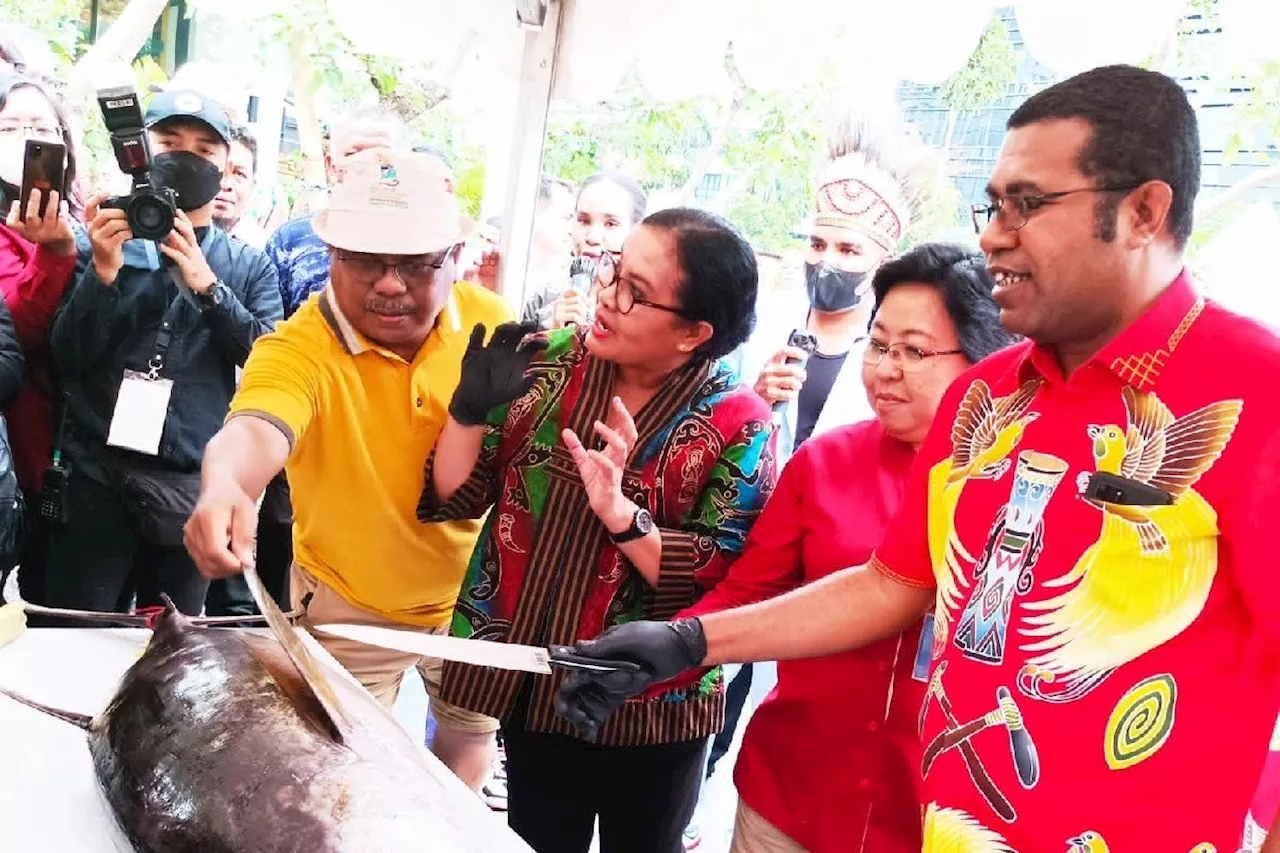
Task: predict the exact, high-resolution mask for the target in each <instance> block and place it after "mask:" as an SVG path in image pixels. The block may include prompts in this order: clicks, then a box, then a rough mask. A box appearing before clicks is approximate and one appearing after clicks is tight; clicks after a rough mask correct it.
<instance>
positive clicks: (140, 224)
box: [128, 194, 173, 240]
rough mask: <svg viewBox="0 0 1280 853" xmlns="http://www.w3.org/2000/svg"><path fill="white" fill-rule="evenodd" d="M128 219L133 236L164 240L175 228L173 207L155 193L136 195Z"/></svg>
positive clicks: (132, 200) (130, 206)
mask: <svg viewBox="0 0 1280 853" xmlns="http://www.w3.org/2000/svg"><path fill="white" fill-rule="evenodd" d="M128 219H129V228H130V229H131V230H132V231H133V236H134V237H138V238H140V239H143V240H162V239H164V237H165V236H167V235H168V233H169V232H170V231H171V230H173V208H172V207H170V206H169V205H168V204H166V203H165V200H164V199H162V198H158V197H156V196H154V195H147V194H137V195H135V196H134V197H133V198H132V199H131V201H130V204H129V212H128Z"/></svg>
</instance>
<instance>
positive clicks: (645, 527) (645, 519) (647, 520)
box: [635, 509, 653, 534]
mask: <svg viewBox="0 0 1280 853" xmlns="http://www.w3.org/2000/svg"><path fill="white" fill-rule="evenodd" d="M635 525H636V530H639V531H640V533H642V534H647V533H648V532H649V531H650V530H652V529H653V516H652V515H650V514H649V510H647V509H641V510H639V511H637V512H636V520H635Z"/></svg>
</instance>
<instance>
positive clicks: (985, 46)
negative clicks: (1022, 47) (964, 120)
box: [942, 14, 1021, 111]
mask: <svg viewBox="0 0 1280 853" xmlns="http://www.w3.org/2000/svg"><path fill="white" fill-rule="evenodd" d="M1020 61H1021V57H1020V56H1019V55H1018V52H1017V51H1016V50H1015V49H1014V47H1013V42H1012V41H1010V40H1009V31H1008V30H1007V29H1006V28H1005V25H1004V23H1003V22H1002V21H1001V20H1000V16H999V15H995V14H993V15H992V16H991V23H989V24H988V25H987V29H986V31H985V32H983V34H982V38H981V39H979V40H978V46H977V47H976V48H975V49H974V51H973V55H972V56H970V57H969V61H968V62H966V63H965V66H964V68H961V69H960V70H959V71H957V72H956V73H955V74H952V75H951V76H950V77H948V78H947V79H946V81H944V82H943V84H942V101H943V103H945V104H946V105H947V107H948V108H950V109H953V110H958V111H964V110H972V109H977V108H978V107H980V106H983V105H984V104H986V103H988V102H989V101H993V100H995V99H996V98H998V97H1000V96H1001V95H1003V94H1004V90H1005V88H1006V87H1007V86H1008V85H1009V84H1010V83H1012V82H1013V81H1014V78H1015V77H1016V76H1017V73H1018V63H1019V62H1020Z"/></svg>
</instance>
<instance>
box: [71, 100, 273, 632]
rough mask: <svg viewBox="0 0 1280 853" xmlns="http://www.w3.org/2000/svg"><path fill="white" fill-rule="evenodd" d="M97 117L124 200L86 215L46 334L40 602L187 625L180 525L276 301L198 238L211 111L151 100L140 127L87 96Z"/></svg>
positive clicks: (243, 261)
mask: <svg viewBox="0 0 1280 853" xmlns="http://www.w3.org/2000/svg"><path fill="white" fill-rule="evenodd" d="M99 102H100V104H101V106H102V112H103V118H104V120H105V123H106V126H107V129H108V130H109V131H110V133H111V138H112V144H113V147H114V148H115V153H116V159H117V161H118V163H119V165H120V168H121V169H122V170H123V171H125V172H127V173H129V174H130V175H131V176H132V178H133V190H132V192H131V193H130V194H129V195H128V196H125V197H119V198H106V197H105V196H104V195H102V194H97V195H94V196H92V197H91V198H90V199H89V200H88V204H87V205H86V215H85V222H86V226H87V229H88V234H89V242H90V243H91V245H92V249H91V252H90V253H89V254H90V257H89V258H88V259H83V258H82V261H85V260H87V263H85V267H86V268H85V270H84V272H83V273H82V274H81V275H80V277H79V278H78V280H77V281H76V283H75V285H74V288H73V290H72V292H71V293H70V294H69V295H68V297H67V299H66V301H65V302H64V304H63V305H62V307H61V308H60V309H59V312H58V315H57V317H56V319H55V320H54V324H53V329H52V332H51V335H50V343H51V346H52V349H53V354H54V359H55V361H56V363H57V366H58V368H59V370H60V371H61V374H62V378H63V382H64V385H65V388H66V392H67V405H66V412H65V415H64V418H65V422H64V424H63V428H62V430H61V433H62V435H61V437H60V444H61V449H62V451H63V453H62V457H63V458H64V459H65V460H66V461H67V462H68V464H69V467H70V471H69V475H68V476H67V478H66V484H65V488H64V491H63V494H62V495H60V496H58V497H59V499H60V501H61V516H62V520H63V524H61V525H58V526H57V529H56V530H55V532H54V534H53V537H52V540H51V542H50V546H49V558H48V569H47V577H46V583H47V598H48V603H49V604H50V605H52V606H55V607H68V608H75V609H83V610H118V611H124V610H127V609H128V608H129V606H130V603H131V602H132V601H133V599H134V597H135V596H136V598H137V604H138V606H139V607H142V606H147V605H152V604H157V603H159V595H160V593H162V592H164V593H168V594H169V595H170V596H171V597H172V598H173V600H174V602H175V603H176V604H177V605H178V607H179V608H180V609H181V610H183V611H184V612H186V613H198V612H199V611H200V609H201V606H202V605H203V603H204V596H205V589H206V587H207V582H206V581H205V580H204V579H203V577H202V576H201V575H200V574H199V572H198V571H197V570H196V567H195V565H194V564H193V563H192V562H191V559H190V557H188V556H187V553H186V551H185V550H184V549H183V547H182V525H183V523H184V522H185V521H186V519H187V516H188V515H189V514H190V512H191V508H192V507H193V506H194V503H195V498H196V495H197V493H198V491H199V487H200V461H201V457H202V456H203V453H204V446H205V443H206V442H207V441H208V440H209V438H210V437H211V436H212V435H213V434H214V433H215V432H217V430H218V428H219V427H220V426H221V425H222V420H223V418H224V417H225V416H226V413H227V410H228V407H229V405H230V402H231V396H232V394H233V393H234V391H235V369H236V367H237V366H240V365H243V364H244V362H245V359H246V358H247V357H248V355H249V349H250V347H252V346H253V343H254V341H255V340H256V339H257V338H259V337H260V336H261V335H263V334H266V333H267V332H269V331H271V330H272V328H273V327H274V326H275V323H276V322H277V321H278V320H279V319H280V318H281V315H282V311H281V306H280V292H279V289H278V288H277V286H276V276H275V270H274V268H273V267H272V266H271V263H270V262H269V261H268V260H267V258H266V256H265V255H264V254H263V253H262V252H261V251H259V250H257V249H254V248H252V247H250V246H248V245H246V244H244V243H242V242H240V241H233V240H231V239H230V238H229V237H228V236H227V235H226V233H225V232H224V231H222V230H221V229H219V228H216V227H214V226H213V205H214V199H215V197H216V196H217V194H218V191H219V188H220V187H221V183H222V177H223V174H224V172H225V171H226V169H227V163H228V156H229V150H230V128H229V120H228V117H227V115H226V112H225V110H224V109H223V108H222V107H221V106H219V105H218V104H217V103H215V102H213V101H212V100H210V99H208V98H206V97H204V96H203V95H200V94H198V93H196V92H192V91H172V92H164V93H160V94H157V95H155V96H154V97H153V98H152V100H151V103H150V104H149V106H148V108H147V111H146V117H145V121H144V119H143V115H142V111H141V109H140V108H139V105H138V96H137V94H136V93H135V92H134V91H133V90H132V89H115V90H108V91H103V92H99ZM144 126H145V130H144ZM152 151H154V152H155V155H154V158H153V157H152Z"/></svg>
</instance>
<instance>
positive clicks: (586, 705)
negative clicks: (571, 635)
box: [555, 619, 707, 740]
mask: <svg viewBox="0 0 1280 853" xmlns="http://www.w3.org/2000/svg"><path fill="white" fill-rule="evenodd" d="M574 651H575V652H577V653H578V654H580V655H583V656H585V657H593V658H597V659H601V660H610V659H611V660H625V661H631V662H633V663H637V664H639V665H640V671H639V672H621V671H613V672H590V671H587V670H574V671H572V672H570V673H569V675H568V677H566V678H565V680H564V682H563V683H562V684H561V685H560V689H559V690H558V691H557V692H556V699H555V706H556V712H557V713H559V714H560V716H562V717H564V718H565V719H566V720H568V721H569V722H571V723H573V724H574V726H575V727H577V729H578V731H579V732H580V733H581V734H582V736H583V737H584V738H586V739H587V740H595V737H596V734H597V733H598V732H599V731H600V727H601V726H602V725H604V722H605V720H607V719H609V717H610V715H612V714H613V712H614V711H616V710H618V709H619V708H621V707H622V705H623V703H625V702H626V701H627V700H628V699H630V698H631V697H632V696H635V695H637V694H639V693H642V692H643V691H644V690H645V688H647V687H648V686H649V685H650V684H655V683H657V682H660V681H666V680H667V679H670V678H674V677H675V676H677V675H679V674H680V673H682V672H684V671H685V670H686V669H693V668H694V667H696V666H699V665H700V664H701V663H702V661H703V660H704V659H706V657H707V638H706V635H704V634H703V633H702V623H701V622H699V621H698V620H697V619H681V620H679V621H678V622H628V623H627V624H625V625H616V626H614V627H613V628H610V629H609V630H608V631H605V632H604V633H603V634H601V635H600V636H599V637H597V638H596V639H594V640H583V641H582V642H580V643H578V644H577V645H576V646H574Z"/></svg>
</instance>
